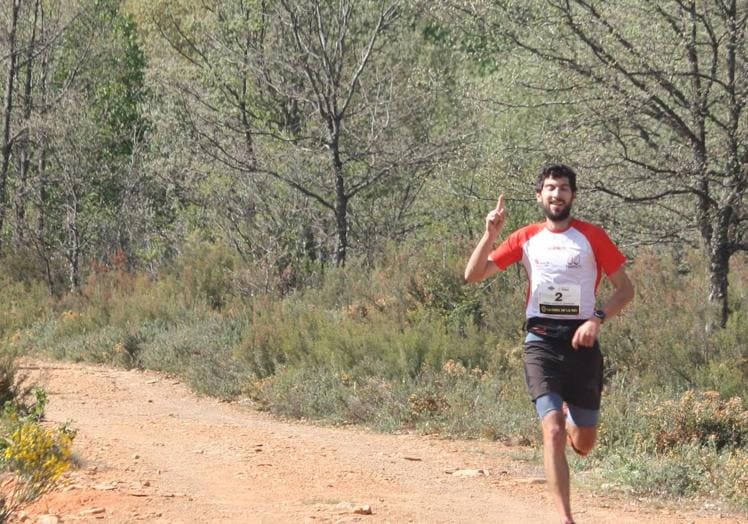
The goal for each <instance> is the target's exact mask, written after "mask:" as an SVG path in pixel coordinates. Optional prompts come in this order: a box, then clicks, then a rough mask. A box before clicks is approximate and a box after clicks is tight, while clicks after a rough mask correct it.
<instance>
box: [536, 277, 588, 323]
mask: <svg viewBox="0 0 748 524" xmlns="http://www.w3.org/2000/svg"><path fill="white" fill-rule="evenodd" d="M539 292H540V297H539V298H540V300H539V301H538V302H539V305H540V312H541V313H545V314H546V315H579V305H580V304H581V297H582V288H581V287H580V286H577V285H574V284H564V285H558V284H543V285H542V286H541V287H540V290H539Z"/></svg>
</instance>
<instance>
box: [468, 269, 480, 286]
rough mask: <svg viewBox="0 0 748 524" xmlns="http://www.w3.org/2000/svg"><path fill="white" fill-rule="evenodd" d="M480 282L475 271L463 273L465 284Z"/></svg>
mask: <svg viewBox="0 0 748 524" xmlns="http://www.w3.org/2000/svg"><path fill="white" fill-rule="evenodd" d="M481 280H482V278H481V277H479V276H478V275H476V274H475V271H465V278H464V283H465V284H475V283H476V282H480V281H481Z"/></svg>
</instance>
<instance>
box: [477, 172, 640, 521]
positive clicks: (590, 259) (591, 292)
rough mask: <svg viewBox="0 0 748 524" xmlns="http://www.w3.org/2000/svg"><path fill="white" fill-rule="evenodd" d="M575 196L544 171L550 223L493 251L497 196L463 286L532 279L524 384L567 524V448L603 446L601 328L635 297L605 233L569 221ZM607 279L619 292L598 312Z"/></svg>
mask: <svg viewBox="0 0 748 524" xmlns="http://www.w3.org/2000/svg"><path fill="white" fill-rule="evenodd" d="M576 194H577V176H576V173H575V172H574V171H573V170H572V169H571V168H570V167H568V166H565V165H562V164H556V165H548V166H544V167H543V168H542V170H541V172H540V174H539V175H538V178H537V182H536V185H535V198H536V199H537V201H538V204H539V205H540V207H541V208H542V209H543V212H544V214H545V221H544V222H540V223H536V224H530V225H527V226H525V227H523V228H520V229H518V230H517V231H515V232H514V233H512V234H511V235H509V236H508V237H507V238H506V240H504V241H503V242H502V243H501V244H500V245H499V247H498V248H496V249H494V248H493V246H494V244H495V242H496V239H497V238H498V236H499V234H500V233H501V230H502V228H503V227H504V222H505V221H506V209H505V207H504V195H501V196H499V201H498V204H497V205H496V209H494V210H492V211H491V212H490V213H488V215H487V216H486V230H485V232H484V233H483V237H482V238H481V239H480V241H479V242H478V245H477V247H476V248H475V251H473V254H472V255H471V256H470V260H469V261H468V264H467V267H466V268H465V280H466V281H467V282H480V281H481V280H483V279H485V278H488V277H490V276H492V275H494V274H495V273H496V272H498V271H500V270H504V269H506V268H507V267H509V266H510V265H512V264H514V263H515V262H522V264H523V265H524V267H525V270H526V272H527V275H528V279H529V284H528V285H529V288H528V293H527V306H526V310H525V315H526V318H527V320H526V326H527V336H526V338H525V344H524V348H525V351H524V355H525V380H526V382H527V387H528V390H529V392H530V396H531V397H532V400H533V402H534V403H535V409H536V411H537V413H538V416H539V417H540V425H541V428H542V431H543V463H544V467H545V474H546V478H547V481H548V486H549V488H550V490H551V494H552V496H553V499H554V502H555V504H556V507H557V509H558V511H559V513H560V514H561V517H562V521H561V522H562V523H563V524H573V522H574V521H573V519H572V516H571V503H570V487H569V486H570V481H569V466H568V463H567V461H566V444H567V443H568V444H569V446H570V447H571V448H572V449H573V450H574V451H575V452H576V453H578V454H579V455H582V456H584V455H587V453H589V452H590V450H592V448H593V446H594V445H595V440H596V438H597V423H598V416H599V413H600V396H601V393H602V386H603V357H602V353H601V352H600V344H599V342H598V338H599V335H600V331H601V326H602V325H603V323H604V322H605V321H606V320H608V319H610V318H611V317H613V316H614V315H616V314H617V313H619V312H620V311H621V310H622V309H623V308H624V306H625V305H626V304H628V303H629V302H630V301H631V300H632V299H633V298H634V287H633V285H632V284H631V281H630V280H629V278H628V276H627V275H626V272H625V270H624V263H625V262H626V258H625V257H624V255H623V254H621V252H620V251H619V250H618V248H617V247H616V245H615V244H614V243H613V242H612V241H611V240H610V238H609V237H608V235H607V234H606V233H605V231H604V230H603V229H602V228H600V227H598V226H595V225H592V224H589V223H587V222H583V221H581V220H577V219H576V218H573V217H572V216H571V209H572V204H573V203H574V199H575V198H576ZM603 274H605V275H606V277H607V278H608V279H609V280H610V282H611V283H612V284H613V287H614V291H613V293H612V294H611V295H610V298H609V299H608V300H607V301H606V303H605V304H603V305H602V307H599V308H598V307H597V306H596V292H597V288H598V285H599V283H600V280H601V278H602V275H603Z"/></svg>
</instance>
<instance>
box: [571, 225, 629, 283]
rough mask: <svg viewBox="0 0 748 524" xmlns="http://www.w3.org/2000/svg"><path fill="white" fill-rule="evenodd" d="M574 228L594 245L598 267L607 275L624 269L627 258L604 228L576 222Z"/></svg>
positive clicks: (593, 249) (593, 250)
mask: <svg viewBox="0 0 748 524" xmlns="http://www.w3.org/2000/svg"><path fill="white" fill-rule="evenodd" d="M574 227H576V228H578V229H579V230H580V231H581V232H582V233H583V234H584V236H586V237H587V240H589V242H590V244H591V245H592V252H593V253H594V254H595V260H596V261H597V265H598V266H599V267H601V268H602V269H603V271H604V272H605V274H606V275H608V276H610V275H612V274H613V273H615V272H616V271H618V270H619V269H621V267H623V265H624V264H625V263H626V256H625V255H624V254H623V253H621V251H620V250H619V249H618V247H617V246H616V245H615V244H614V243H613V241H612V240H611V239H610V237H609V236H608V234H607V233H606V232H605V230H604V229H603V228H601V227H598V226H595V225H592V224H588V223H586V222H582V221H576V223H575V224H574Z"/></svg>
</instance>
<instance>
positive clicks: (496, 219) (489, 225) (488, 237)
mask: <svg viewBox="0 0 748 524" xmlns="http://www.w3.org/2000/svg"><path fill="white" fill-rule="evenodd" d="M505 221H506V209H505V208H504V195H503V194H502V195H500V196H499V201H498V203H497V204H496V209H492V210H491V212H489V213H488V215H486V230H485V232H484V233H483V236H482V237H481V239H480V241H479V242H478V245H477V246H476V247H475V250H474V251H473V254H472V255H470V260H468V263H467V267H466V268H465V282H480V281H481V280H483V279H485V278H487V277H490V276H491V275H493V274H494V273H496V272H497V271H498V270H499V268H498V267H497V266H496V264H494V262H493V260H491V259H490V258H489V257H488V256H489V255H490V254H491V251H492V250H493V245H494V243H495V242H496V239H497V238H498V236H499V233H501V230H502V229H503V227H504V222H505Z"/></svg>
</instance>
